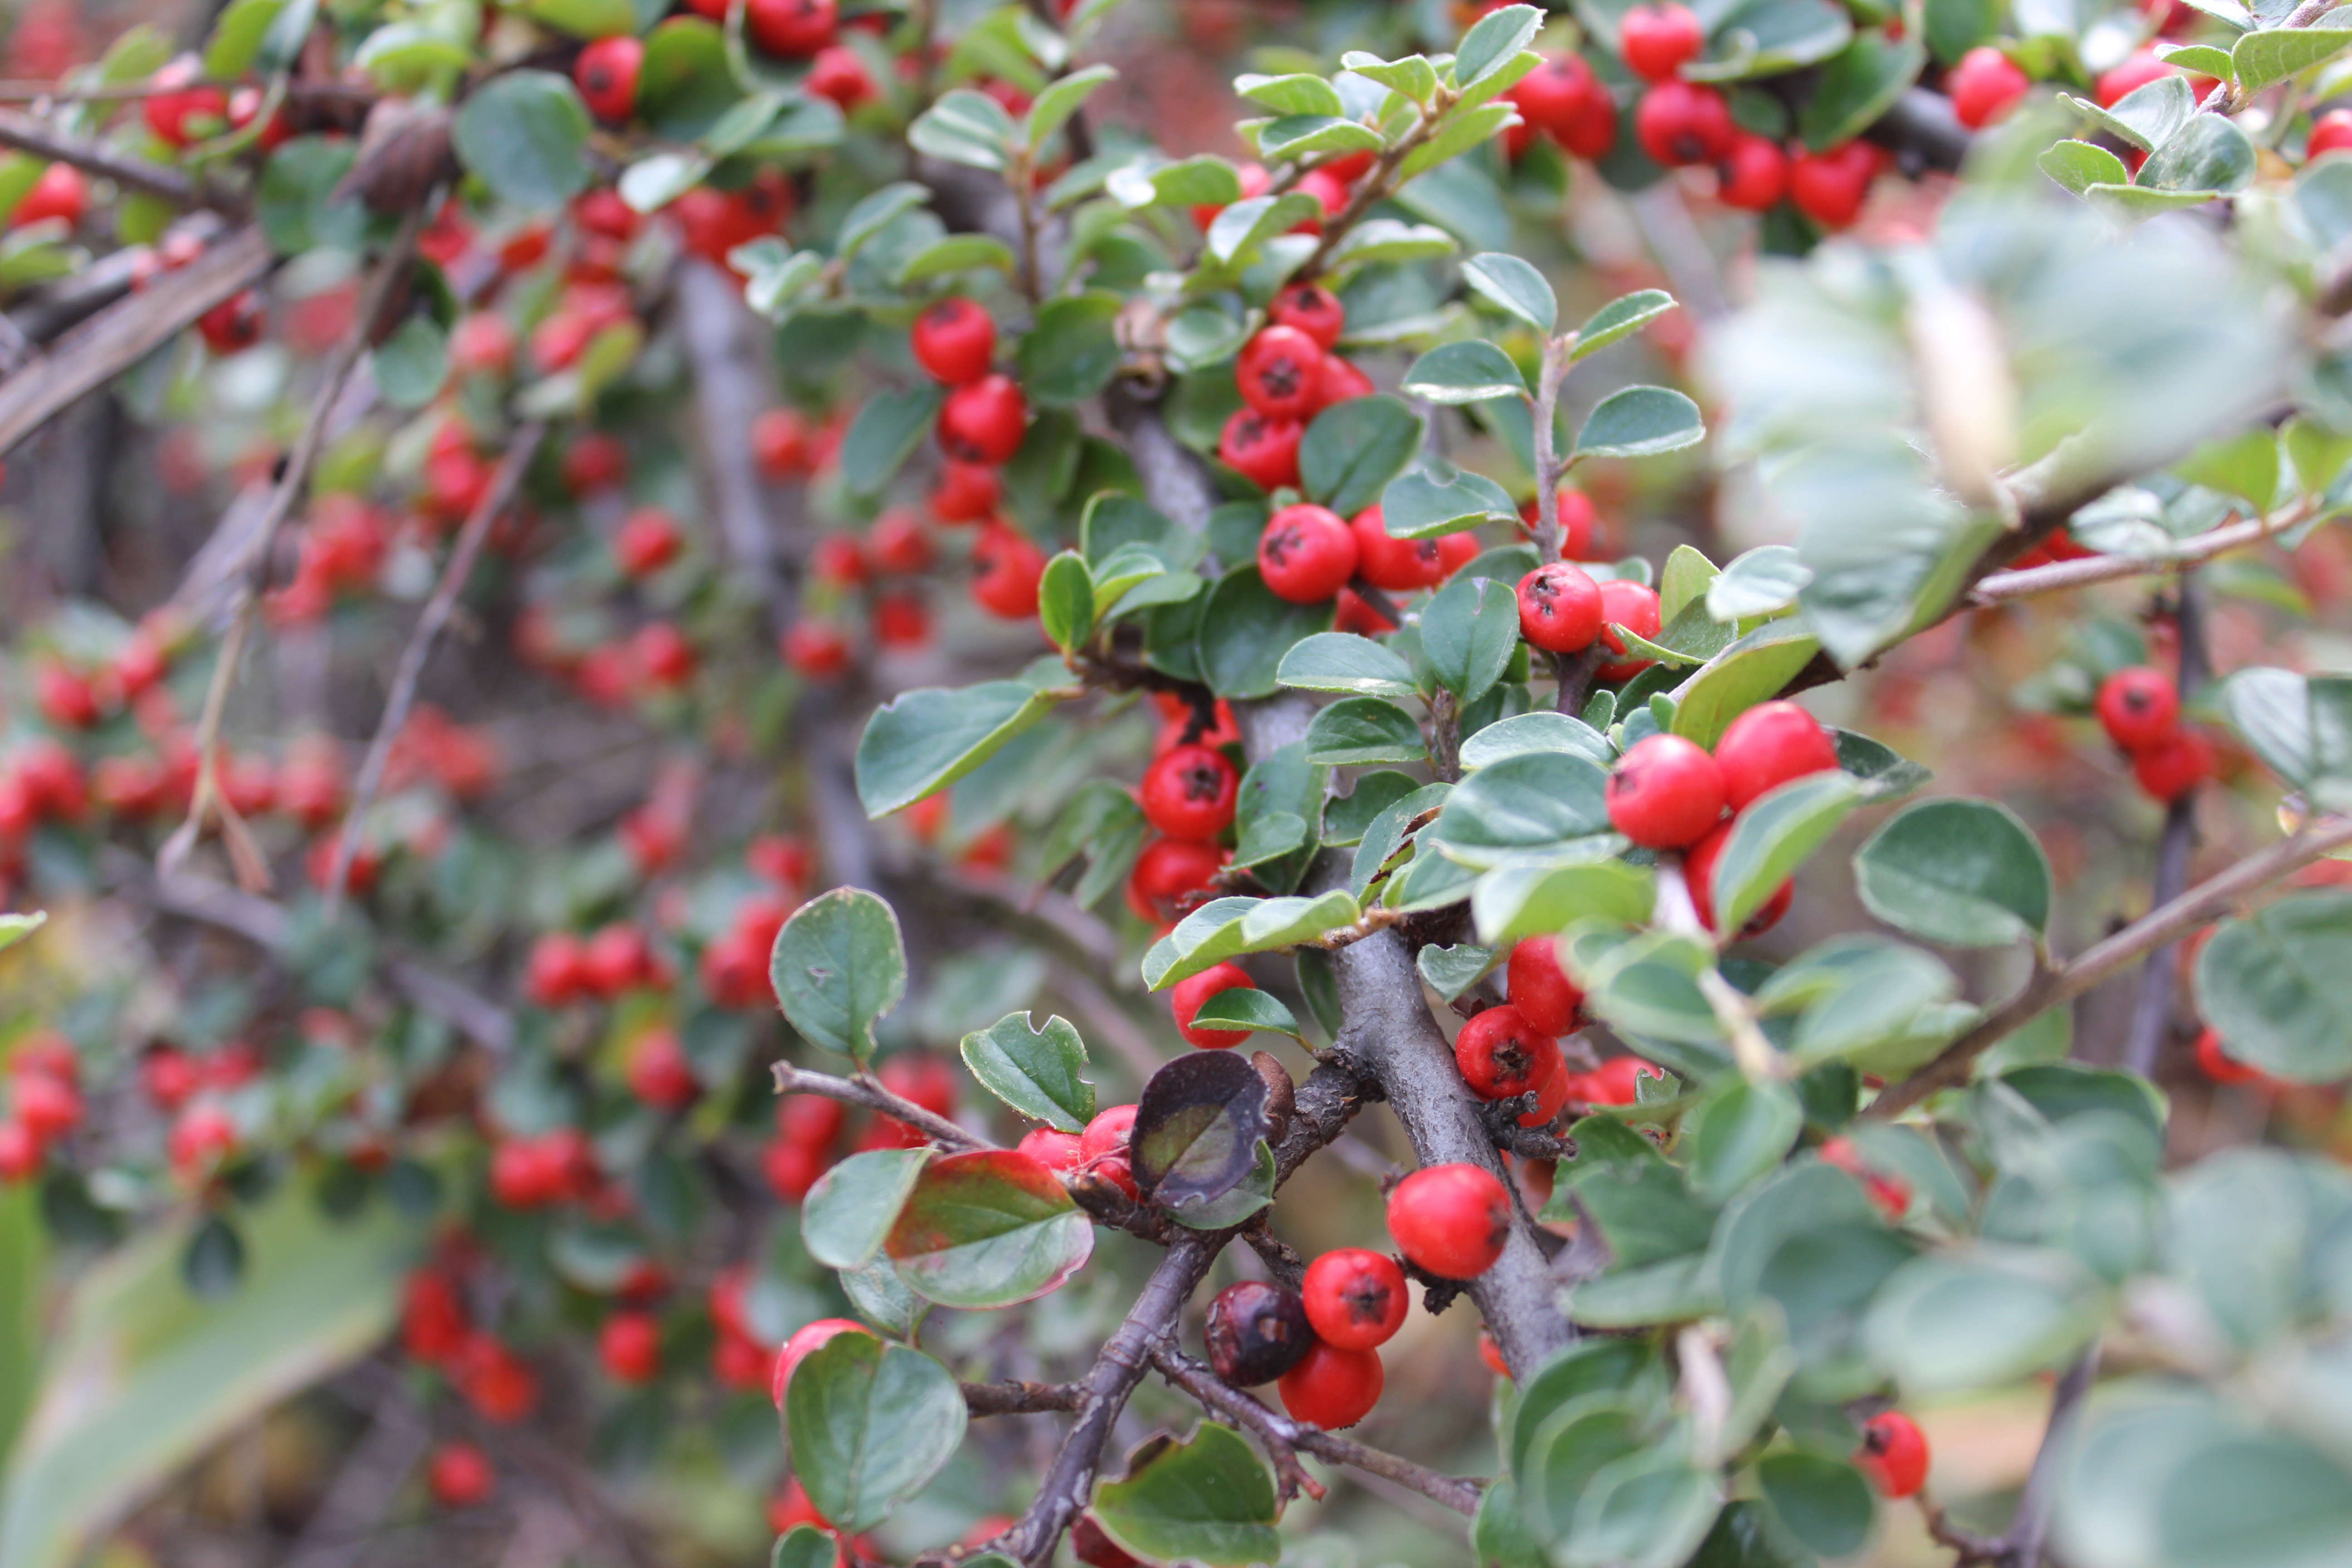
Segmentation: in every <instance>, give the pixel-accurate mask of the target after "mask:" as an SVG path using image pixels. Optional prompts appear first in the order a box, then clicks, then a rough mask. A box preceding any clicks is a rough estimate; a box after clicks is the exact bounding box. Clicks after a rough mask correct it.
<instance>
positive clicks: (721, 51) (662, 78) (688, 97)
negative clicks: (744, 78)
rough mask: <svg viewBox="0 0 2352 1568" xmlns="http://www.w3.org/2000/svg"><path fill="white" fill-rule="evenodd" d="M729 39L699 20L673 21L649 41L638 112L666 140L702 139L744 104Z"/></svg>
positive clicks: (639, 82) (676, 18)
mask: <svg viewBox="0 0 2352 1568" xmlns="http://www.w3.org/2000/svg"><path fill="white" fill-rule="evenodd" d="M740 97H742V89H740V88H739V87H738V86H736V85H735V76H734V73H733V72H732V71H731V70H730V69H729V68H728V65H727V38H726V35H725V34H724V33H722V32H721V31H720V30H719V28H718V27H716V26H712V25H711V24H710V23H709V22H707V21H705V20H703V19H702V18H701V17H699V16H672V17H670V18H669V19H668V20H667V21H666V22H664V23H662V24H661V25H660V26H657V27H656V28H655V29H654V30H653V31H652V32H651V33H649V34H647V35H646V58H645V62H644V64H643V65H641V66H640V67H639V68H638V70H637V112H638V113H639V114H640V115H642V116H643V117H644V119H645V121H646V125H647V126H648V127H650V128H651V129H652V130H653V131H654V132H656V134H657V135H659V136H661V137H663V138H665V139H666V140H668V141H671V142H692V141H694V140H696V139H697V138H698V137H699V136H701V135H702V134H703V133H704V132H708V131H709V129H710V128H711V126H713V125H715V124H716V123H718V121H719V117H720V116H721V115H723V114H725V113H726V112H727V110H728V108H729V107H730V105H731V104H733V103H734V102H735V101H736V100H738V99H740Z"/></svg>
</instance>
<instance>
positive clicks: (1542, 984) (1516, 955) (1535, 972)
mask: <svg viewBox="0 0 2352 1568" xmlns="http://www.w3.org/2000/svg"><path fill="white" fill-rule="evenodd" d="M1504 980H1505V988H1506V990H1507V992H1508V993H1509V995H1510V1000H1511V1005H1512V1006H1514V1007H1516V1008H1517V1009H1518V1012H1519V1016H1520V1017H1522V1018H1524V1019H1526V1020H1527V1021H1528V1023H1529V1024H1530V1025H1532V1026H1535V1028H1536V1029H1537V1030H1538V1032H1540V1033H1542V1034H1544V1035H1547V1036H1549V1037H1552V1038H1555V1039H1557V1038H1558V1037H1560V1036H1562V1035H1567V1034H1572V1033H1574V1032H1575V1030H1576V1024H1577V1009H1578V1008H1579V1007H1581V1006H1582V1005H1584V992H1583V991H1582V990H1581V989H1580V987H1579V986H1578V985H1577V984H1576V982H1575V981H1573V980H1570V978H1569V977H1568V972H1567V971H1566V970H1564V969H1562V968H1561V967H1560V963H1559V943H1557V942H1554V941H1553V940H1552V939H1551V938H1550V937H1548V936H1531V937H1528V938H1526V939H1525V940H1523V941H1521V942H1519V943H1518V945H1517V946H1516V947H1514V948H1512V949H1511V957H1510V962H1509V963H1508V965H1507V967H1506V969H1505V971H1504Z"/></svg>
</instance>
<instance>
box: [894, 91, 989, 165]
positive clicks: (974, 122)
mask: <svg viewBox="0 0 2352 1568" xmlns="http://www.w3.org/2000/svg"><path fill="white" fill-rule="evenodd" d="M907 144H908V146H910V147H912V148H913V149H914V150H915V151H916V152H918V153H925V154H927V155H929V156H930V157H933V158H939V159H941V160H944V161H945V162H947V163H961V164H963V165H965V166H966V167H968V168H973V169H992V170H996V171H998V172H1000V173H1001V172H1002V171H1003V168H1004V166H1005V164H1006V163H1008V162H1009V161H1010V160H1011V158H1012V155H1013V117H1012V116H1011V115H1010V114H1007V113H1006V112H1005V111H1004V106H1003V105H1002V104H1000V103H998V102H997V101H996V100H994V99H992V98H991V97H989V96H988V95H987V94H986V93H984V92H974V91H973V90H972V89H970V88H968V87H959V88H954V89H950V90H949V91H947V92H944V93H942V94H940V100H939V101H938V102H936V103H934V104H932V105H931V106H930V108H929V109H927V110H924V111H923V112H922V113H921V115H919V117H917V119H916V121H915V122H914V124H912V125H910V126H908V128H907Z"/></svg>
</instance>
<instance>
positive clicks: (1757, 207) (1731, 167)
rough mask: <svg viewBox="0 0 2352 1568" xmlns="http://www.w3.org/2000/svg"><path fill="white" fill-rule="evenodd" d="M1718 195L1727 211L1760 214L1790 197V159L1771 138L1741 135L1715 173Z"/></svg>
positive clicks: (1747, 132) (1740, 133)
mask: <svg viewBox="0 0 2352 1568" xmlns="http://www.w3.org/2000/svg"><path fill="white" fill-rule="evenodd" d="M1716 176H1717V179H1716V187H1715V194H1716V197H1717V200H1719V201H1720V202H1722V203H1723V205H1725V206H1727V207H1738V209H1739V210H1740V211H1742V212H1751V213H1760V212H1765V211H1768V210H1769V209H1770V208H1772V207H1775V206H1778V205H1780V198H1781V197H1782V196H1785V195H1788V194H1789V155H1788V154H1787V153H1783V152H1782V151H1780V143H1779V142H1775V141H1773V140H1772V138H1770V137H1769V136H1759V135H1757V134H1756V133H1755V132H1752V131H1743V132H1739V134H1738V137H1736V138H1735V139H1734V140H1733V142H1732V143H1731V150H1730V151H1729V152H1727V153H1725V154H1724V157H1723V161H1722V163H1720V164H1718V165H1717V169H1716Z"/></svg>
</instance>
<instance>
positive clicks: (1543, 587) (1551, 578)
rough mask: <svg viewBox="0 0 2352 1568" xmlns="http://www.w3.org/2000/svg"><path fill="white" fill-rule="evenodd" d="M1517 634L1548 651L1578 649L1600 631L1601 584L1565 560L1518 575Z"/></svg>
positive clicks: (1556, 651)
mask: <svg viewBox="0 0 2352 1568" xmlns="http://www.w3.org/2000/svg"><path fill="white" fill-rule="evenodd" d="M1518 598H1519V635H1520V636H1521V637H1525V638H1527V639H1528V641H1529V642H1531V643H1533V644H1534V645H1535V646H1536V647H1539V648H1542V649H1544V650H1545V651H1546V652H1548V653H1579V652H1581V651H1582V650H1583V649H1585V648H1588V647H1591V646H1592V640H1593V638H1595V637H1599V636H1600V635H1601V605H1602V600H1601V584H1598V583H1595V582H1594V581H1593V580H1592V579H1591V576H1590V575H1588V574H1586V573H1585V572H1584V571H1583V570H1582V569H1581V568H1580V567H1575V566H1571V565H1570V564H1569V563H1567V562H1565V561H1553V562H1550V563H1547V564H1545V565H1542V566H1538V567H1537V568H1536V569H1535V570H1534V571H1532V572H1530V573H1528V574H1527V575H1526V576H1524V577H1522V578H1520V579H1519V589H1518Z"/></svg>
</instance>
